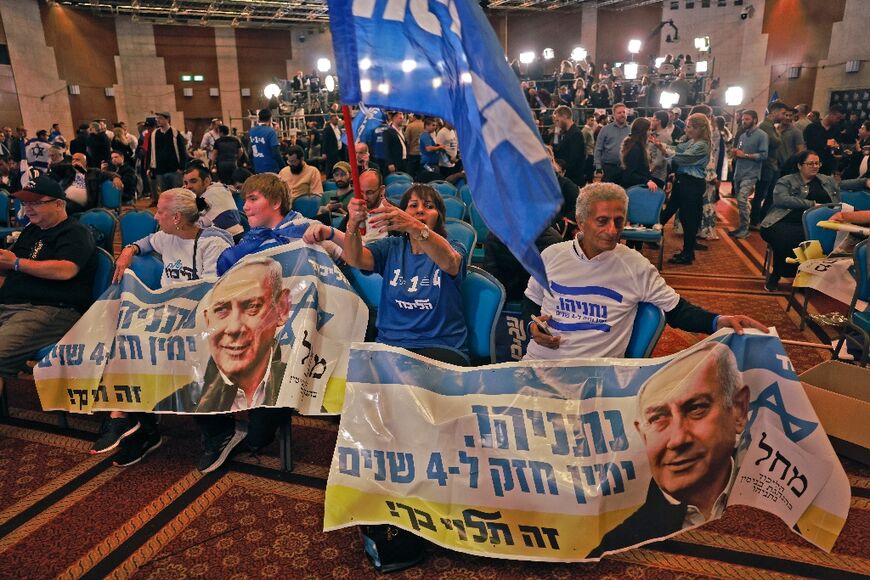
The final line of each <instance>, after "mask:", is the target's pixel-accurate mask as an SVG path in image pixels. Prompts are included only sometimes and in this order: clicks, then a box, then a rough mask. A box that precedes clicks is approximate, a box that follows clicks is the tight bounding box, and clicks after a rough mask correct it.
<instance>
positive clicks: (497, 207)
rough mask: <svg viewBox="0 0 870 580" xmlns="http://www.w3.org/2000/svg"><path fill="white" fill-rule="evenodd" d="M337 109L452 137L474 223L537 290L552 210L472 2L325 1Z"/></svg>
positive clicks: (530, 131)
mask: <svg viewBox="0 0 870 580" xmlns="http://www.w3.org/2000/svg"><path fill="white" fill-rule="evenodd" d="M328 3H329V20H330V27H331V29H332V42H333V48H334V50H335V59H336V68H337V72H338V75H339V79H340V81H341V85H340V92H341V100H342V102H344V103H346V104H356V103H359V102H363V103H365V104H366V105H369V106H378V107H384V108H392V109H401V110H406V111H414V112H419V113H424V114H428V115H432V116H435V117H441V118H443V119H445V120H446V121H448V122H450V123H451V124H452V125H453V126H455V128H456V134H457V137H458V139H459V150H460V152H461V154H462V158H463V163H464V167H465V171H466V175H467V177H468V185H469V188H470V190H471V195H472V198H473V199H474V204H475V206H476V207H477V209H478V212H479V213H480V215H481V217H482V218H483V221H484V222H485V223H486V225H487V226H488V227H489V229H490V230H491V231H492V232H493V233H494V234H495V235H497V236H498V237H499V238H500V239H501V240H502V241H503V242H504V243H505V244H506V245H507V246H508V248H509V249H510V250H511V252H513V254H514V255H515V256H516V257H517V259H518V260H519V261H520V262H521V263H522V264H523V266H524V267H525V268H526V269H527V270H528V271H529V273H531V274H532V275H533V276H534V277H535V278H536V279H537V280H538V281H539V282H541V283H542V284H543V285H545V286H546V276H545V275H544V267H543V263H542V262H541V256H540V254H539V253H538V251H537V249H536V247H535V243H534V242H535V239H536V238H537V237H538V235H539V234H540V233H541V232H542V231H543V230H544V228H546V227H547V226H548V225H549V224H550V222H551V221H552V219H553V217H554V216H555V214H556V212H557V211H558V210H559V207H560V206H561V203H562V196H561V193H560V191H559V187H558V184H557V182H556V176H555V174H554V173H553V169H552V167H551V165H550V160H549V157H548V155H547V151H546V149H545V148H544V145H543V143H542V142H541V138H540V135H539V134H538V131H537V128H536V127H535V124H534V122H533V120H532V114H531V111H530V110H529V106H528V104H527V103H526V101H525V99H524V98H523V95H522V92H521V91H520V87H519V83H518V82H517V78H516V76H515V75H514V73H513V71H511V70H510V68H509V67H508V65H507V62H506V61H505V57H504V51H503V50H502V49H501V47H500V45H499V44H498V40H497V39H496V37H495V33H494V32H493V30H492V28H491V27H490V25H489V23H488V22H487V20H486V17H485V16H484V14H483V11H482V10H481V9H480V7H479V6H478V5H477V2H476V1H474V0H329V2H328Z"/></svg>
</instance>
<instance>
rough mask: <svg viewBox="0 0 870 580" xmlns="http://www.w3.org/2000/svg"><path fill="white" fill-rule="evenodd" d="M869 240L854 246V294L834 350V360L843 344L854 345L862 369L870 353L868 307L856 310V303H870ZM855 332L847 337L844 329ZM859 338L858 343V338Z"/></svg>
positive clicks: (869, 314)
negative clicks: (861, 301)
mask: <svg viewBox="0 0 870 580" xmlns="http://www.w3.org/2000/svg"><path fill="white" fill-rule="evenodd" d="M868 245H870V240H863V241H861V242H860V243H858V245H857V246H855V251H854V257H855V258H854V261H855V263H854V266H853V270H852V275H853V276H855V282H856V283H857V284H856V286H855V294H853V295H852V302H851V303H850V304H849V312H848V317H847V319H846V325H845V326H844V327H843V330H841V331H840V337H839V339H838V340H837V345H836V348H834V359H835V360H836V359H837V358H838V356H839V353H840V349H841V348H843V344H844V343H845V342H846V341H848V342H849V343H855V344H857V345H858V347H859V348H860V349H861V357H860V359H858V360H860V362H861V366H862V367H866V366H867V359H868V353H870V306H868V307H867V308H865V309H864V310H858V308H857V307H856V306H857V303H858V301H859V300H863V301H864V302H870V255H868V254H870V247H868ZM847 328H848V329H851V330H853V331H855V333H856V335H855V336H853V335H849V334H847V333H846V329H847ZM858 337H860V342H859V338H858Z"/></svg>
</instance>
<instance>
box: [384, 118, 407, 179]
mask: <svg viewBox="0 0 870 580" xmlns="http://www.w3.org/2000/svg"><path fill="white" fill-rule="evenodd" d="M404 121H405V114H404V113H403V112H402V111H396V112H395V113H393V116H392V117H390V126H389V127H387V130H386V131H384V164H385V165H386V168H387V174H390V173H395V172H397V171H405V163H406V160H407V159H408V147H407V145H406V144H405V134H404V132H403V130H402V123H403V122H404Z"/></svg>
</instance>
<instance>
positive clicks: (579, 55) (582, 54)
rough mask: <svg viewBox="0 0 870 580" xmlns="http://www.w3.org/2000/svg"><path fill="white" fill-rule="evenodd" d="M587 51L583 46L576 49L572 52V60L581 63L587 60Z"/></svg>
mask: <svg viewBox="0 0 870 580" xmlns="http://www.w3.org/2000/svg"><path fill="white" fill-rule="evenodd" d="M586 54H587V52H586V49H585V48H583V47H582V46H578V47H575V48H574V50H572V51H571V60H574V61H581V60H585V59H586Z"/></svg>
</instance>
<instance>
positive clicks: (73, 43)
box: [39, 4, 118, 128]
mask: <svg viewBox="0 0 870 580" xmlns="http://www.w3.org/2000/svg"><path fill="white" fill-rule="evenodd" d="M39 9H40V10H39V11H40V16H41V17H42V27H43V30H44V31H45V42H46V44H47V45H48V46H50V47H52V48H53V49H54V57H55V60H56V61H57V72H58V75H59V76H60V78H61V79H63V80H65V81H66V82H67V84H68V85H78V86H79V87H80V89H81V94H79V95H69V104H70V111H71V113H72V120H73V123H74V124H79V123H85V122H90V121H92V120H94V119H107V120H108V122H109V126H110V128H111V123H112V122H113V121H115V120H116V117H117V109H116V108H115V100H114V99H113V98H112V97H107V96H106V93H105V90H106V88H108V87H111V86H112V85H114V84H116V83H117V82H118V79H117V76H116V74H115V55H116V54H118V39H117V37H116V36H115V22H114V21H113V20H112V19H111V18H99V17H96V16H92V15H91V14H88V13H87V12H83V11H78V10H73V9H70V8H66V7H64V6H55V7H52V8H49V7H48V5H47V4H40V6H39Z"/></svg>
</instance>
